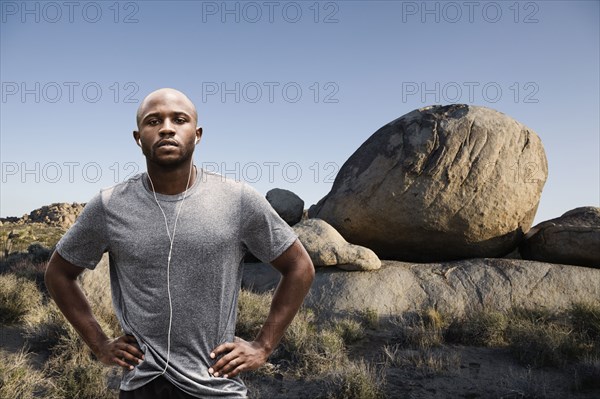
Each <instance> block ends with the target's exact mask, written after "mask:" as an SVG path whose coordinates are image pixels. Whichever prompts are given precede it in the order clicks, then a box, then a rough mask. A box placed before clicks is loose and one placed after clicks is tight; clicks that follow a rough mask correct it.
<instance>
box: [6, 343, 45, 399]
mask: <svg viewBox="0 0 600 399" xmlns="http://www.w3.org/2000/svg"><path fill="white" fill-rule="evenodd" d="M29 355H30V354H29V353H27V352H25V351H23V350H22V351H21V352H18V353H7V352H5V351H3V350H1V349H0V398H7V399H8V398H19V399H32V398H35V397H42V396H41V395H42V394H43V393H44V392H45V391H46V390H47V389H48V388H50V386H51V384H50V382H49V381H48V380H46V379H45V378H44V376H43V374H42V373H41V372H39V371H37V370H35V369H34V368H33V367H31V365H30V364H29Z"/></svg>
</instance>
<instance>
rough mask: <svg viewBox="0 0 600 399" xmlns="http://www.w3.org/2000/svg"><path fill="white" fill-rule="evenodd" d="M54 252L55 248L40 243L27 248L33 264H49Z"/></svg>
mask: <svg viewBox="0 0 600 399" xmlns="http://www.w3.org/2000/svg"><path fill="white" fill-rule="evenodd" d="M53 251H54V249H53V248H48V247H45V246H44V245H42V244H40V243H39V242H34V243H32V244H30V245H29V246H28V247H27V254H28V255H29V256H28V258H29V260H30V261H31V263H44V262H48V261H49V260H50V256H51V255H52V252H53Z"/></svg>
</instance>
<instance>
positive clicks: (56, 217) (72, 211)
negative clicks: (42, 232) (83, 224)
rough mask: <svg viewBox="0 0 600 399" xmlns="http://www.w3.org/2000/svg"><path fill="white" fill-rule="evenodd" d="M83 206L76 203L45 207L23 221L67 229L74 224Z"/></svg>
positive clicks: (30, 214) (55, 204)
mask: <svg viewBox="0 0 600 399" xmlns="http://www.w3.org/2000/svg"><path fill="white" fill-rule="evenodd" d="M84 205H85V204H80V203H77V202H73V203H72V204H67V203H54V204H51V205H45V206H43V207H41V208H39V209H36V210H34V211H32V212H31V213H29V215H28V216H27V217H24V218H23V219H24V222H25V223H46V224H48V225H50V226H56V227H63V228H69V227H71V226H72V225H73V223H75V219H77V216H79V214H80V213H81V211H82V210H83V207H84Z"/></svg>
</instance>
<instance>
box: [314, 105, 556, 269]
mask: <svg viewBox="0 0 600 399" xmlns="http://www.w3.org/2000/svg"><path fill="white" fill-rule="evenodd" d="M547 175H548V165H547V161H546V155H545V152H544V148H543V146H542V143H541V141H540V139H539V137H538V136H537V135H536V134H535V133H534V132H533V131H532V130H531V129H529V128H527V127H526V126H524V125H522V124H520V123H519V122H517V121H515V120H514V119H512V118H510V117H508V116H506V115H504V114H503V113H500V112H498V111H495V110H493V109H489V108H485V107H476V106H469V105H464V104H453V105H448V106H440V105H434V106H429V107H425V108H421V109H418V110H415V111H412V112H410V113H408V114H406V115H404V116H402V117H400V118H398V119H396V120H394V121H392V122H390V123H388V124H387V125H385V126H383V127H382V128H381V129H379V130H378V131H377V132H375V133H374V134H373V135H372V136H371V137H369V139H367V141H365V142H364V143H363V144H362V145H361V146H360V147H359V148H358V149H357V150H356V152H354V154H352V156H351V157H350V158H349V159H348V160H347V161H346V162H345V163H344V165H343V166H342V167H341V169H340V171H339V173H338V175H337V176H336V179H335V181H334V183H333V187H332V189H331V191H330V192H329V193H328V194H327V195H326V196H325V197H323V198H322V199H321V200H320V201H319V202H318V203H317V204H316V205H314V206H312V207H310V208H309V216H310V217H315V218H321V219H323V220H325V221H327V222H328V223H329V224H331V225H332V226H333V227H334V228H335V229H336V230H337V231H339V232H340V234H341V235H342V236H343V237H344V238H345V239H346V240H347V241H348V242H351V243H353V244H358V245H362V246H365V247H368V248H371V249H372V250H374V251H375V252H376V253H377V255H378V256H379V257H380V258H381V259H396V260H410V261H417V262H426V261H439V260H452V259H461V258H469V257H500V256H503V255H505V254H507V253H509V252H511V251H512V250H513V249H515V248H516V247H517V245H518V243H519V242H520V241H521V240H522V239H523V237H524V234H525V232H527V231H528V230H529V228H530V227H531V224H532V222H533V218H534V216H535V213H536V210H537V207H538V204H539V200H540V194H541V192H542V188H543V186H544V183H545V181H546V178H547Z"/></svg>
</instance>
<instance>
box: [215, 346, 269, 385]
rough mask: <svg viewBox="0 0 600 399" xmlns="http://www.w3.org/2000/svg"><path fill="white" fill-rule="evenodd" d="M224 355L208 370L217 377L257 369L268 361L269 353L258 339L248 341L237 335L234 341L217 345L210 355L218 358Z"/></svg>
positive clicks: (229, 376)
mask: <svg viewBox="0 0 600 399" xmlns="http://www.w3.org/2000/svg"><path fill="white" fill-rule="evenodd" d="M222 354H225V355H223V357H221V358H220V359H219V360H218V361H217V362H216V363H215V364H214V365H213V366H212V367H211V368H209V369H208V372H209V373H210V374H212V375H213V376H215V377H219V376H222V377H224V378H231V377H235V376H237V375H238V374H239V373H240V372H242V371H250V370H256V369H258V368H259V367H260V366H262V365H263V364H265V362H266V361H267V359H268V357H269V354H268V353H267V351H266V350H265V349H264V348H263V347H262V345H260V344H259V343H258V342H256V341H252V342H248V341H245V340H243V339H241V338H239V337H235V339H234V341H233V342H226V343H224V344H221V345H219V346H217V347H216V348H215V349H214V350H213V351H212V353H211V354H210V357H211V358H212V359H216V358H217V357H219V355H222Z"/></svg>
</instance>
